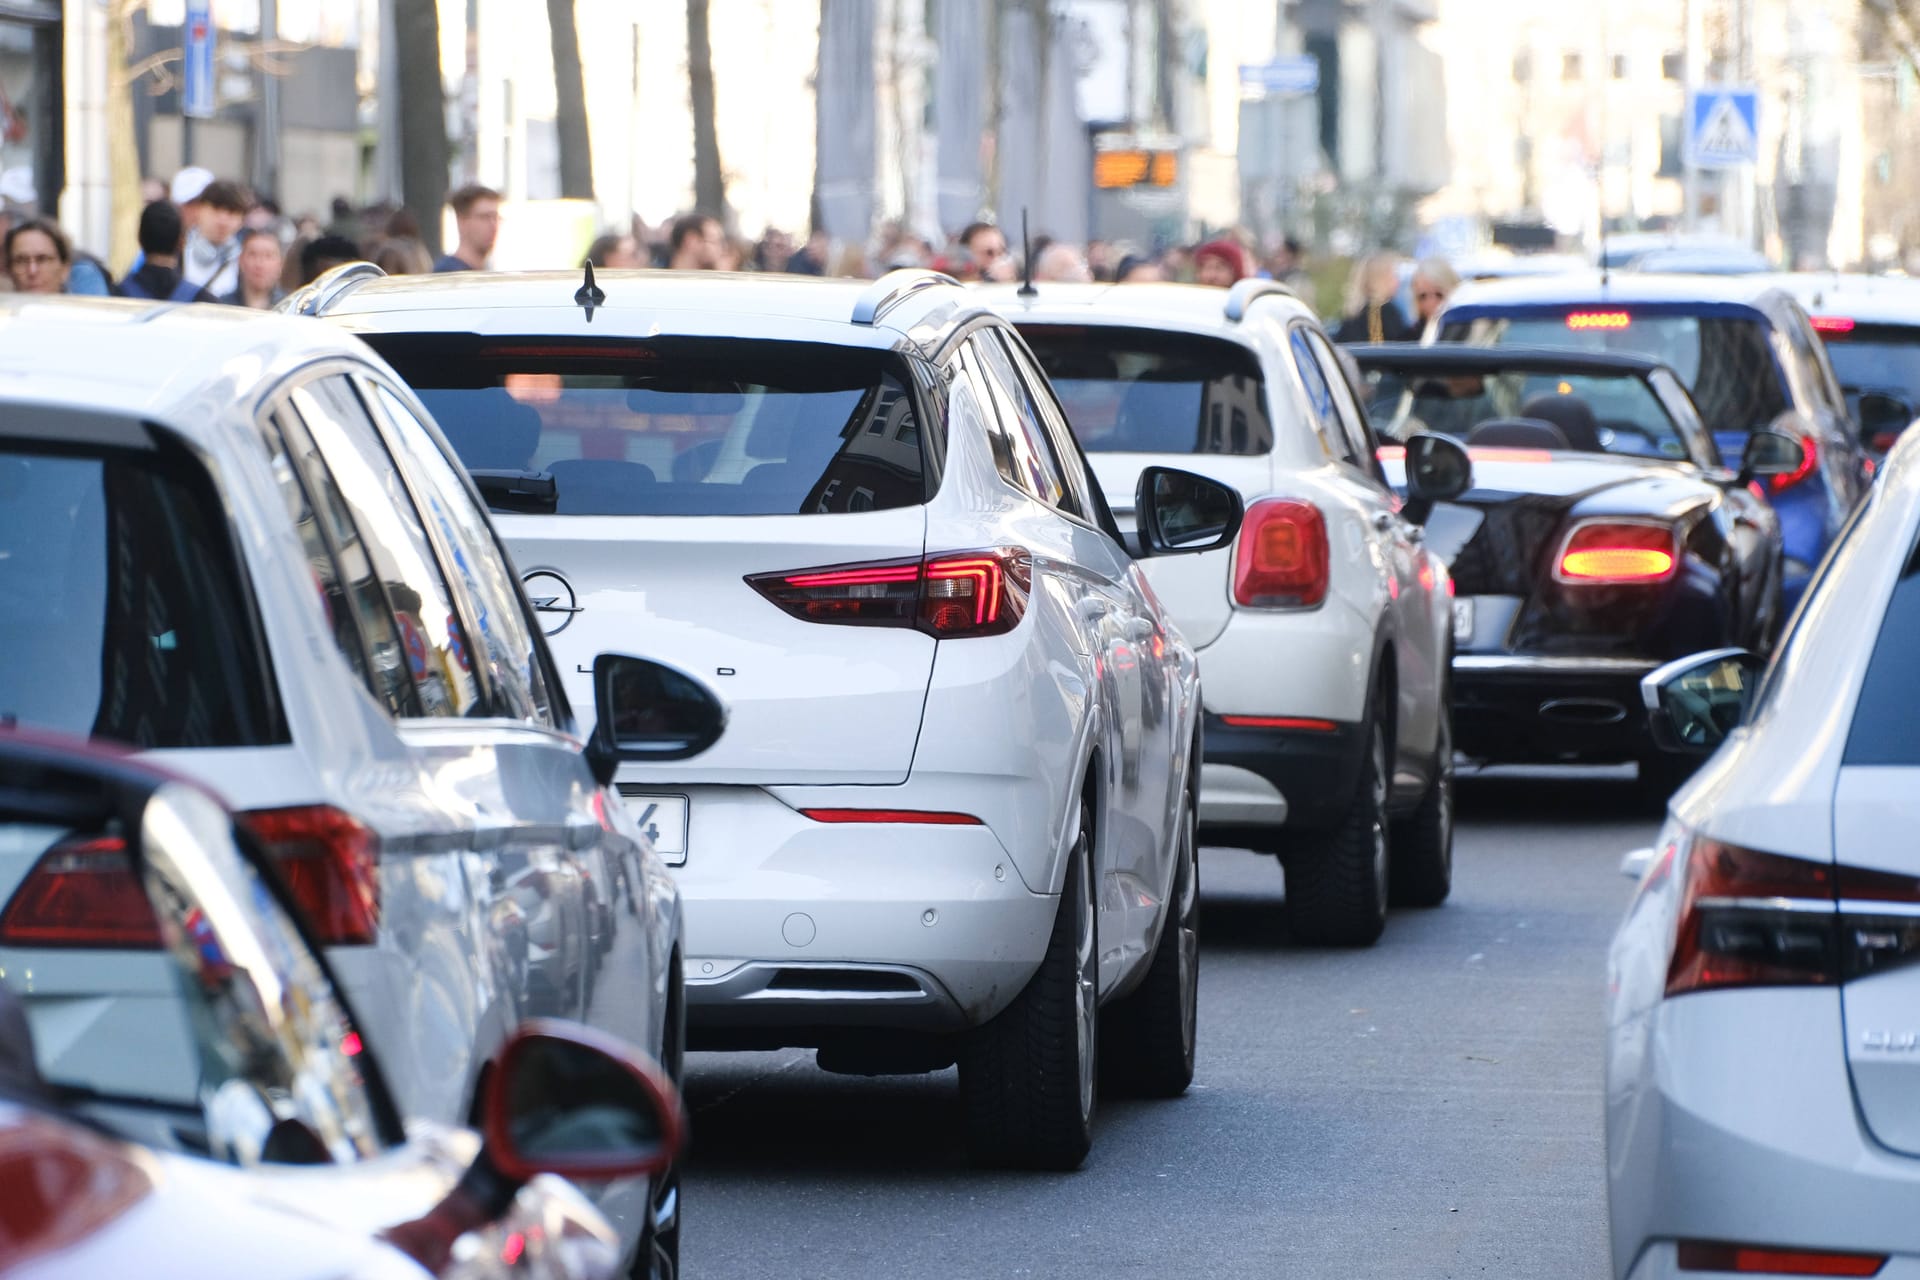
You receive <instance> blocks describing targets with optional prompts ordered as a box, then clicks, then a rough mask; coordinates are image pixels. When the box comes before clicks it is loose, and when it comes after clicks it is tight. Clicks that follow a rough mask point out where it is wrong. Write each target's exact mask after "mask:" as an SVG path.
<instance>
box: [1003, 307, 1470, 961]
mask: <svg viewBox="0 0 1920 1280" xmlns="http://www.w3.org/2000/svg"><path fill="white" fill-rule="evenodd" d="M981 295H982V296H983V297H984V298H985V299H986V300H988V301H989V302H990V303H991V304H992V305H993V306H994V307H995V308H996V309H998V310H999V311H1000V312H1001V313H1002V314H1004V315H1006V316H1007V317H1008V318H1009V319H1011V320H1012V321H1013V322H1014V324H1015V325H1016V326H1017V327H1018V328H1019V330H1020V332H1021V334H1022V336H1024V337H1025V338H1026V340H1027V343H1028V345H1029V346H1031V347H1032V348H1033V351H1034V353H1035V355H1036V356H1037V357H1038V358H1039V361H1040V365H1041V368H1043V369H1044V370H1045V371H1046V373H1047V375H1048V376H1049V377H1050V378H1051V379H1052V380H1053V385H1054V389H1055V390H1056V391H1057V392H1058V393H1059V396H1060V399H1061V402H1062V403H1063V404H1064V405H1065V406H1066V411H1067V416H1068V418H1069V420H1070V421H1071V422H1072V424H1073V430H1074V433H1075V435H1077V436H1078V437H1079V441H1080V445H1081V447H1082V448H1084V449H1085V450H1086V451H1087V454H1088V456H1089V458H1090V460H1091V462H1092V464H1093V469H1094V472H1095V474H1096V475H1097V476H1098V478H1099V480H1100V483H1101V484H1102V485H1103V486H1104V487H1105V489H1106V491H1107V494H1108V496H1109V498H1110V499H1111V500H1112V501H1113V503H1114V506H1115V508H1116V511H1117V514H1118V515H1119V516H1120V517H1121V519H1122V520H1125V519H1127V518H1128V517H1129V516H1130V515H1131V512H1130V511H1128V510H1127V509H1126V507H1127V505H1128V503H1129V501H1130V500H1129V499H1128V497H1127V496H1126V495H1130V494H1132V492H1133V491H1134V487H1135V485H1136V484H1137V482H1138V480H1139V477H1140V475H1141V474H1142V472H1143V471H1144V470H1145V469H1146V468H1149V467H1155V466H1180V467H1186V468H1190V469H1192V470H1194V471H1198V472H1200V473H1201V474H1203V475H1207V476H1211V477H1213V478H1214V479H1216V480H1219V481H1221V482H1222V483H1224V484H1229V485H1232V486H1233V487H1234V489H1235V490H1237V491H1238V492H1239V493H1240V494H1241V495H1242V497H1243V498H1244V500H1245V503H1246V522H1245V524H1244V526H1243V527H1242V529H1241V531H1240V537H1239V539H1238V540H1237V541H1236V542H1235V543H1234V544H1233V545H1232V546H1231V547H1229V548H1223V549H1222V550H1219V551H1216V552H1213V553H1211V554H1208V555H1202V556H1193V557H1189V558H1187V559H1184V560H1180V561H1177V562H1175V561H1166V562H1164V563H1155V564H1151V565H1149V566H1148V569H1147V573H1148V578H1149V580H1150V581H1151V582H1152V584H1153V588H1154V590H1155V591H1156V592H1158V593H1159V595H1160V597H1161V599H1163V600H1164V601H1166V604H1167V608H1168V609H1169V611H1171V612H1172V614H1173V616H1174V618H1175V619H1176V620H1177V621H1178V622H1179V624H1180V627H1181V629H1182V630H1183V631H1184V632H1186V634H1187V636H1188V638H1189V639H1191V640H1192V642H1193V644H1194V646H1195V648H1196V649H1197V650H1198V651H1199V653H1200V655H1201V659H1202V661H1203V663H1204V665H1205V668H1206V763H1205V766H1204V768H1203V769H1202V772H1201V783H1200V825H1201V831H1202V835H1203V837H1205V838H1207V839H1208V840H1209V841H1213V842H1218V843H1222V844H1234V845H1244V846H1245V847H1247V848H1250V849H1254V850H1257V851H1259V852H1263V853H1276V854H1279V855H1280V858H1281V861H1282V863H1283V865H1284V866H1285V869H1286V877H1287V880H1286V889H1287V904H1288V914H1289V916H1290V920H1291V925H1292V929H1293V932H1294V934H1295V935H1296V936H1298V937H1301V938H1304V939H1308V940H1312V941H1318V942H1325V943H1337V944H1362V945H1364V944H1367V943H1371V942H1373V941H1374V940H1375V939H1377V938H1378V937H1379V936H1380V933H1381V930H1382V928H1383V927H1384V926H1385V922H1386V912H1387V905H1388V902H1389V900H1390V899H1391V900H1394V901H1398V902H1402V903H1405V904H1407V905H1411V906H1433V905H1437V904H1438V903H1440V902H1442V901H1444V900H1445V898H1446V897H1447V894H1448V892H1449V889H1450V887H1451V883H1452V869H1453V746H1452V735H1451V732H1450V729H1451V718H1450V715H1449V710H1448V679H1447V677H1448V671H1449V657H1450V654H1451V652H1452V645H1453V614H1452V586H1451V582H1450V579H1449V578H1448V576H1447V568H1446V565H1445V563H1444V562H1443V561H1442V560H1441V559H1440V558H1439V557H1438V556H1436V555H1433V554H1432V553H1430V552H1429V551H1428V550H1427V548H1426V546H1425V544H1424V530H1423V529H1422V527H1421V523H1420V521H1421V519H1422V518H1424V512H1425V510H1426V502H1425V500H1424V499H1420V500H1416V501H1414V502H1408V503H1404V504H1403V502H1402V500H1401V499H1400V498H1399V497H1397V496H1396V495H1395V492H1394V490H1393V489H1392V488H1391V487H1390V486H1389V484H1388V481H1387V478H1386V476H1385V474H1384V473H1383V472H1382V471H1381V469H1380V464H1379V462H1378V460H1377V458H1376V456H1375V455H1376V451H1377V449H1378V442H1377V441H1376V440H1375V438H1374V434H1373V429H1372V427H1371V426H1370V425H1369V424H1368V422H1367V417H1366V413H1365V412H1364V411H1363V409H1362V408H1361V403H1360V399H1359V397H1358V395H1357V394H1356V393H1355V390H1354V385H1353V383H1352V381H1351V380H1350V378H1349V376H1348V372H1347V370H1346V368H1345V367H1344V364H1343V362H1342V361H1341V359H1340V358H1339V357H1338V355H1337V354H1336V352H1335V348H1334V346H1333V344H1332V343H1331V342H1330V341H1329V340H1328V338H1327V335H1326V333H1325V331H1324V330H1323V329H1322V328H1321V327H1320V322H1319V321H1318V320H1317V319H1315V318H1314V315H1313V313H1312V312H1311V311H1310V310H1308V309H1307V307H1306V306H1305V305H1303V304H1302V303H1301V302H1300V301H1299V300H1297V299H1296V298H1294V297H1293V295H1292V294H1290V293H1289V292H1287V291H1286V290H1285V289H1284V288H1282V287H1281V286H1279V285H1277V284H1274V283H1273V282H1271V281H1263V280H1248V281H1243V282H1242V283H1241V284H1239V285H1236V286H1235V287H1234V288H1233V289H1232V290H1231V291H1228V290H1221V289H1210V288H1204V287H1201V286H1196V285H1124V286H1113V285H1060V284H1043V285H1040V286H1038V288H1037V289H1035V290H1034V291H1033V292H1031V293H1029V292H1026V291H1025V290H1024V289H1023V290H1015V289H1014V288H1013V287H1011V286H1008V287H998V286H995V287H989V288H986V289H983V290H981ZM1427 447H1431V448H1432V449H1433V450H1436V451H1437V452H1436V453H1435V454H1434V458H1435V460H1436V461H1437V460H1439V459H1440V457H1441V455H1443V454H1451V453H1455V452H1458V453H1459V456H1458V457H1457V458H1451V459H1450V465H1451V470H1452V480H1453V482H1454V483H1455V484H1456V485H1458V486H1459V488H1460V489H1464V487H1465V486H1466V484H1467V482H1468V477H1469V476H1470V469H1469V467H1468V466H1467V463H1466V458H1465V455H1464V452H1462V451H1458V450H1455V449H1453V448H1452V447H1451V446H1450V445H1448V444H1443V443H1439V442H1436V441H1433V440H1429V441H1427V442H1426V443H1425V445H1423V448H1427ZM1457 491H1458V490H1455V492H1457ZM1436 496H1452V494H1442V495H1436Z"/></svg>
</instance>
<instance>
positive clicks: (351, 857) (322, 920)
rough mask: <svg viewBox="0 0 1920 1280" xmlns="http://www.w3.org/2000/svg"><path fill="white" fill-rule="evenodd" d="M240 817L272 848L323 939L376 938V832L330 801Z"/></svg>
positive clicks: (340, 942)
mask: <svg viewBox="0 0 1920 1280" xmlns="http://www.w3.org/2000/svg"><path fill="white" fill-rule="evenodd" d="M240 820H241V821H242V822H244V823H245V824H246V826H247V829H248V830H249V831H251V832H253V834H254V837H255V838H256V839H258V840H259V841H260V843H261V844H263V845H265V846H266V847H267V851H268V852H269V853H271V854H273V856H274V860H275V861H276V862H278V863H279V866H280V874H281V875H282V876H284V877H285V878H286V881H287V888H288V889H289V890H291V891H292V893H293V900H294V901H295V902H296V903H298V904H299V905H300V909H301V910H303V911H305V912H306V913H307V924H308V926H309V927H311V928H312V929H313V931H314V934H315V936H317V937H318V938H319V940H320V941H321V942H322V943H324V944H325V945H327V946H330V947H337V946H348V945H357V944H364V943H369V942H372V941H373V940H374V932H375V930H376V929H378V927H379V924H380V868H379V858H378V856H377V855H378V851H377V848H376V841H375V839H374V835H373V832H371V831H369V830H368V829H367V828H366V827H365V826H363V825H361V824H360V822H359V821H358V820H356V819H355V818H354V817H353V816H352V815H350V814H345V813H342V812H340V810H338V809H335V808H331V807H330V806H327V805H301V806H299V807H296V808H291V809H255V810H253V811H251V812H249V813H243V814H241V815H240Z"/></svg>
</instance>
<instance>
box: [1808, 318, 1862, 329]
mask: <svg viewBox="0 0 1920 1280" xmlns="http://www.w3.org/2000/svg"><path fill="white" fill-rule="evenodd" d="M1813 329H1814V332H1815V333H1852V332H1853V317H1852V316H1814V317H1813Z"/></svg>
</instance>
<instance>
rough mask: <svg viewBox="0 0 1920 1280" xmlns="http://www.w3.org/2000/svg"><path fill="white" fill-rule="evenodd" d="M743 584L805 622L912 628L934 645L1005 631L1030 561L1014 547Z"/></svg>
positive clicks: (1016, 614)
mask: <svg viewBox="0 0 1920 1280" xmlns="http://www.w3.org/2000/svg"><path fill="white" fill-rule="evenodd" d="M747 585H748V586H750V587H752V588H753V589H754V590H755V591H758V592H759V593H760V594H761V595H763V596H765V597H766V598H767V599H769V600H771V601H773V603H775V604H777V605H779V606H780V607H781V608H782V609H784V610H786V611H787V612H788V613H790V614H792V615H793V616H794V617H796V618H799V619H801V620H802V621H804V622H834V623H840V624H843V625H850V626H864V627H913V628H916V629H917V630H920V631H924V632H926V633H927V634H928V635H930V636H933V637H935V638H936V639H941V640H954V639H959V638H961V637H964V636H993V635H1001V634H1003V633H1005V632H1008V631H1011V630H1013V629H1014V627H1015V626H1017V625H1018V624H1019V622H1020V618H1021V616H1022V615H1024V614H1025V613H1026V608H1027V596H1028V593H1029V592H1030V591H1032V589H1033V560H1032V558H1031V557H1030V556H1029V555H1028V554H1027V552H1026V551H1025V550H1024V549H1023V548H1020V547H1001V548H998V549H996V550H992V551H970V552H957V553H954V554H950V555H940V556H928V557H927V558H926V559H924V560H890V561H884V562H881V563H876V564H845V565H833V566H830V567H826V568H821V569H808V570H804V571H800V572H790V573H761V574H755V575H753V576H752V577H750V578H748V579H747Z"/></svg>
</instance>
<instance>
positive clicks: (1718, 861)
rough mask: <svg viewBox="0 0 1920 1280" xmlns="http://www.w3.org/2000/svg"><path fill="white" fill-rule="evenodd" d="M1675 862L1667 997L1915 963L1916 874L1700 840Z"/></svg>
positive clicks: (1840, 978)
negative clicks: (1678, 872)
mask: <svg viewBox="0 0 1920 1280" xmlns="http://www.w3.org/2000/svg"><path fill="white" fill-rule="evenodd" d="M1683 866H1684V871H1683V872H1682V874H1684V876H1685V880H1684V882H1683V883H1682V885H1681V889H1680V911H1679V915H1678V917H1677V919H1676V922H1675V926H1674V940H1673V955H1672V958H1671V960H1670V961H1669V962H1668V965H1667V994H1668V995H1669V996H1677V995H1684V994H1686V993H1687V992H1690V991H1710V990H1714V989H1717V988H1726V987H1782V986H1833V985H1837V984H1839V983H1843V982H1849V981H1852V980H1853V979H1855V978H1861V977H1865V976H1867V975H1869V974H1873V973H1879V972H1882V971H1884V970H1886V969H1889V968H1893V967H1895V966H1898V965H1905V964H1911V963H1912V962H1913V960H1914V959H1915V958H1916V957H1920V917H1916V916H1914V915H1913V914H1912V911H1913V907H1914V906H1915V905H1916V904H1920V878H1916V877H1914V876H1910V875H1903V874H1899V873H1895V872H1887V871H1876V870H1871V869H1869V868H1864V867H1848V866H1836V865H1834V864H1833V863H1830V862H1818V861H1812V860H1809V859H1804V858H1789V857H1784V856H1782V855H1780V854H1776V853H1761V852H1759V851H1757V850H1754V849H1745V848H1741V847H1740V846H1738V845H1731V844H1726V843H1724V842H1722V841H1718V840H1710V839H1706V838H1704V837H1695V838H1694V839H1693V840H1692V841H1691V842H1690V844H1689V845H1688V847H1687V853H1686V857H1685V859H1684V862H1683Z"/></svg>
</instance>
